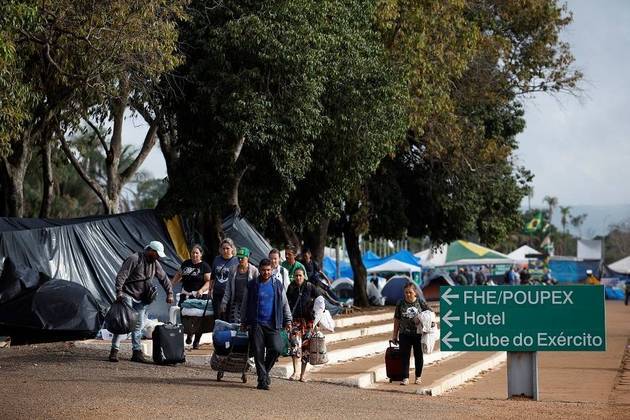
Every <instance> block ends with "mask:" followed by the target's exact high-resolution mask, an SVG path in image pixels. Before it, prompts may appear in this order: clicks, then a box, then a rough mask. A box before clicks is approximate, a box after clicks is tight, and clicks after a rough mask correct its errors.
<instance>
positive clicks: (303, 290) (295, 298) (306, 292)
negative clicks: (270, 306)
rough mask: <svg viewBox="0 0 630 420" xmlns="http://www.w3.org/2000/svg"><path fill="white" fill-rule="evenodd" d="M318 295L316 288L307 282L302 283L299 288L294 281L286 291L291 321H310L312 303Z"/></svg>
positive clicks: (311, 317)
mask: <svg viewBox="0 0 630 420" xmlns="http://www.w3.org/2000/svg"><path fill="white" fill-rule="evenodd" d="M320 295H321V293H320V292H319V290H318V289H317V287H315V286H313V284H311V283H309V282H307V281H304V283H302V285H301V286H298V285H297V283H296V282H295V281H294V282H293V283H291V285H290V286H289V289H288V290H287V300H288V301H289V308H291V316H292V317H293V319H298V318H301V319H306V320H312V319H313V301H314V300H315V298H317V296H320Z"/></svg>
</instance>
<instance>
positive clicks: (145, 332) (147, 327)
mask: <svg viewBox="0 0 630 420" xmlns="http://www.w3.org/2000/svg"><path fill="white" fill-rule="evenodd" d="M162 324H163V322H160V321H158V320H157V319H149V318H145V319H144V326H143V327H142V336H143V337H144V338H153V330H154V329H155V327H157V326H158V325H162Z"/></svg>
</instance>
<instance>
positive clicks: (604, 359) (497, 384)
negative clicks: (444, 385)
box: [447, 301, 630, 404]
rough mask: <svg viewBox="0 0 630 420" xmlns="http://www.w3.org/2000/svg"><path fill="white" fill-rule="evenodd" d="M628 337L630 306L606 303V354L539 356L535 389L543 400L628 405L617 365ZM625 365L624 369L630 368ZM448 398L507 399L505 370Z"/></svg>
mask: <svg viewBox="0 0 630 420" xmlns="http://www.w3.org/2000/svg"><path fill="white" fill-rule="evenodd" d="M629 338H630V306H624V304H623V302H622V301H606V348H607V350H606V351H605V352H541V353H539V375H540V376H539V380H538V387H539V392H540V399H541V400H542V401H565V402H599V403H607V402H609V401H611V400H616V402H617V403H620V404H630V396H629V395H628V394H629V393H628V386H627V385H625V386H624V384H623V382H625V381H627V378H628V372H627V371H626V372H625V378H626V379H625V380H622V379H623V377H624V373H623V372H620V366H621V364H622V359H623V357H624V352H625V351H626V346H627V345H628V339H629ZM628 365H630V363H627V365H626V369H628V368H629V367H630V366H628ZM447 395H449V396H453V397H461V398H480V399H505V398H507V367H506V365H502V367H500V368H499V369H496V370H493V371H491V372H488V373H487V374H485V375H483V376H482V377H480V378H477V379H476V380H475V381H474V382H473V381H471V382H470V383H467V384H465V385H463V386H461V387H459V388H457V389H454V390H453V391H451V392H449V393H448V394H447Z"/></svg>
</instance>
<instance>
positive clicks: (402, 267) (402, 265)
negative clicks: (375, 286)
mask: <svg viewBox="0 0 630 420" xmlns="http://www.w3.org/2000/svg"><path fill="white" fill-rule="evenodd" d="M367 272H368V273H420V272H422V268H421V267H420V266H418V265H412V264H409V263H406V262H402V261H399V260H389V261H385V262H383V263H380V264H378V265H375V266H372V267H370V268H368V269H367Z"/></svg>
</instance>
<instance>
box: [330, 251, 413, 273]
mask: <svg viewBox="0 0 630 420" xmlns="http://www.w3.org/2000/svg"><path fill="white" fill-rule="evenodd" d="M362 259H363V265H364V266H365V268H366V270H367V272H368V274H379V273H405V274H408V275H409V276H410V277H413V276H414V273H418V274H419V273H422V267H421V265H420V261H418V259H417V258H416V257H414V255H413V254H412V253H411V252H409V251H407V250H400V251H398V252H396V253H394V254H391V255H388V256H387V257H384V258H379V257H378V256H377V255H376V254H374V253H373V252H370V251H368V252H366V253H365V254H363V257H362ZM339 265H340V267H339V268H340V275H339V276H337V265H336V263H335V260H333V259H332V258H330V257H328V256H326V257H324V261H323V267H322V269H323V271H324V274H326V276H328V277H329V278H331V279H336V278H344V277H345V278H349V279H352V278H354V273H353V271H352V267H351V266H350V263H349V262H347V261H340V262H339Z"/></svg>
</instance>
